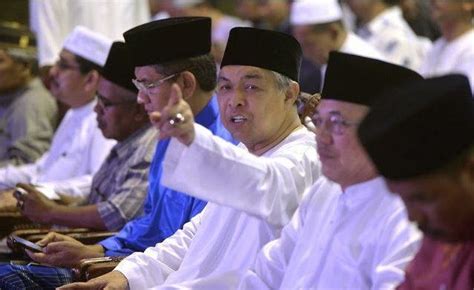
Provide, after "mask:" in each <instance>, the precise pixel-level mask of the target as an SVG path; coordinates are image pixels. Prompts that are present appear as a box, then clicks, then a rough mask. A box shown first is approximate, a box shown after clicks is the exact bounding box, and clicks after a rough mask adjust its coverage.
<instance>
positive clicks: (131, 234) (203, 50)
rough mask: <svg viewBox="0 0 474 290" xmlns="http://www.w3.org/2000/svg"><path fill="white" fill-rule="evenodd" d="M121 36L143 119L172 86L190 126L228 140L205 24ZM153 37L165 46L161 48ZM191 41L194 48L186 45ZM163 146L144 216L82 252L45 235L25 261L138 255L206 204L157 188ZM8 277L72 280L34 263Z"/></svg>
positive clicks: (70, 262)
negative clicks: (39, 250) (185, 105)
mask: <svg viewBox="0 0 474 290" xmlns="http://www.w3.org/2000/svg"><path fill="white" fill-rule="evenodd" d="M176 35H187V37H176ZM124 36H125V39H126V44H127V47H129V48H130V49H131V56H133V57H132V59H133V62H134V65H135V76H136V78H137V79H134V80H133V82H134V83H135V85H136V86H137V88H138V89H139V94H138V101H139V103H142V104H143V105H144V106H145V109H146V110H147V111H148V113H149V114H151V113H152V112H154V111H161V110H163V108H164V107H165V106H166V105H167V103H168V99H169V94H170V92H171V87H172V85H173V84H174V83H176V84H177V85H178V86H179V87H180V88H181V90H182V92H183V97H184V98H185V99H186V100H188V102H189V103H190V106H191V110H192V112H193V114H195V115H196V122H197V123H199V124H201V125H202V126H204V127H206V128H209V130H210V131H211V132H213V133H214V134H216V135H217V136H219V137H220V139H219V140H221V141H223V140H229V141H233V140H232V138H231V136H230V134H229V132H228V131H227V130H226V129H225V128H223V126H222V124H221V122H220V117H219V112H218V106H217V100H216V98H215V97H214V96H213V91H214V89H215V86H216V66H215V63H214V61H213V59H212V56H211V55H210V51H211V20H210V18H207V17H183V18H172V19H165V20H160V21H155V22H150V23H147V24H144V25H141V26H138V27H135V28H133V29H132V30H130V31H127V32H126V33H125V34H124ZM157 39H168V40H169V41H167V42H166V43H163V42H161V41H157ZM189 42H191V43H194V44H195V45H191V46H190V45H189ZM223 142H226V143H227V141H223ZM169 144H170V142H169V140H162V141H160V142H159V143H158V144H157V147H156V151H155V155H154V157H153V161H152V164H151V167H150V186H149V191H148V195H147V198H146V201H145V206H144V214H143V215H142V216H140V217H139V218H136V219H134V220H132V221H130V222H129V223H127V224H126V225H125V227H124V228H123V229H122V230H121V231H120V232H119V233H118V234H117V235H115V236H113V237H111V238H108V239H106V240H104V241H102V242H101V243H100V244H96V245H89V246H86V245H83V244H81V243H79V242H78V241H76V240H74V239H71V238H69V237H66V236H63V235H59V234H56V233H51V234H49V235H48V236H47V237H46V238H45V239H44V240H42V241H40V242H39V243H41V244H43V245H46V249H47V250H46V254H45V255H43V254H39V255H37V254H31V255H30V256H31V257H32V258H33V259H34V260H35V261H38V262H41V263H44V264H48V265H54V266H63V267H72V266H74V265H76V264H77V263H78V262H79V261H80V260H81V259H83V258H91V257H102V256H104V255H109V256H123V255H128V254H130V253H132V252H134V251H144V250H145V249H146V248H147V247H150V246H153V245H155V244H156V243H158V242H160V241H162V240H164V239H165V238H167V237H168V236H171V235H172V234H174V233H175V232H176V231H177V230H179V229H180V228H181V227H182V226H183V224H185V223H186V222H188V221H189V220H190V219H191V217H193V216H194V215H196V214H197V213H199V212H200V211H201V210H202V209H203V208H204V206H205V204H206V203H205V202H204V201H202V200H199V199H197V198H194V197H191V196H188V195H186V194H185V192H180V191H176V190H173V189H171V188H169V187H166V186H165V185H163V184H162V181H161V175H162V172H163V164H162V162H163V158H164V155H165V152H166V150H167V148H168V146H169ZM193 166H197V164H195V165H193ZM184 179H186V178H184ZM45 275H46V276H48V277H49V279H48V280H47V281H45V280H44V279H42V278H41V277H44V276H45ZM7 276H8V274H7V273H6V274H5V275H4V276H3V277H0V281H4V283H5V284H3V285H8V286H12V285H20V286H22V287H25V286H26V285H31V284H33V285H36V286H38V287H57V286H60V285H62V284H65V283H70V282H71V281H72V273H71V271H70V269H65V268H54V267H47V266H33V265H32V266H29V268H28V270H27V273H26V274H22V275H21V276H20V275H14V276H11V277H10V278H7ZM20 278H21V279H23V280H21V279H20ZM16 283H18V284H16ZM0 285H2V284H0Z"/></svg>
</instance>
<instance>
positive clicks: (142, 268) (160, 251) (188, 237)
mask: <svg viewBox="0 0 474 290" xmlns="http://www.w3.org/2000/svg"><path fill="white" fill-rule="evenodd" d="M203 213H205V209H204V211H203V212H201V213H200V214H198V215H196V216H195V217H193V218H192V219H191V221H189V222H188V223H186V224H185V225H184V226H183V229H182V230H179V231H177V232H176V233H175V234H174V235H172V236H171V237H169V238H167V239H166V240H164V241H163V242H161V243H159V244H156V246H155V247H150V248H148V249H146V250H145V252H143V253H141V252H136V253H133V254H132V255H130V256H128V257H127V258H125V259H124V260H122V261H121V262H120V264H118V266H117V267H116V268H115V270H116V271H119V272H121V273H122V274H123V275H125V277H127V280H128V284H129V285H130V289H148V288H151V287H153V286H156V285H160V284H163V282H164V281H165V280H166V278H167V277H168V275H169V274H171V273H173V272H176V271H177V270H178V269H179V267H180V265H181V262H182V261H183V259H184V256H185V255H186V253H187V251H188V248H189V246H190V244H191V241H192V239H193V237H194V235H195V234H196V232H197V229H198V227H199V225H200V224H201V216H202V214H203Z"/></svg>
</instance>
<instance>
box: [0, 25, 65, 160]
mask: <svg viewBox="0 0 474 290" xmlns="http://www.w3.org/2000/svg"><path fill="white" fill-rule="evenodd" d="M0 38H1V40H0V62H1V64H2V65H1V67H0V167H2V166H5V165H6V164H8V163H9V164H12V165H20V164H24V163H31V162H34V161H35V160H36V159H38V158H39V157H41V155H43V153H45V152H46V151H47V150H48V148H49V146H50V144H51V139H52V137H53V134H54V130H55V129H56V125H57V117H58V116H57V111H58V108H57V105H56V102H55V101H54V99H53V98H52V96H51V95H50V93H49V92H48V91H47V90H46V88H45V87H44V86H43V84H42V83H41V81H40V79H39V78H38V77H36V75H35V74H36V72H35V70H36V69H37V63H36V43H35V38H34V35H33V34H32V33H31V32H29V31H28V30H27V28H26V27H14V26H9V25H7V24H5V23H3V24H0Z"/></svg>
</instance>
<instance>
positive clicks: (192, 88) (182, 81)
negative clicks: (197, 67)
mask: <svg viewBox="0 0 474 290" xmlns="http://www.w3.org/2000/svg"><path fill="white" fill-rule="evenodd" d="M177 82H178V84H179V85H180V87H181V90H182V92H183V99H184V100H185V101H186V100H188V99H189V98H190V97H191V96H193V95H194V93H195V92H196V90H197V86H198V83H197V80H196V77H195V76H194V74H192V73H191V72H189V71H184V72H182V73H181V77H180V78H178V81H177Z"/></svg>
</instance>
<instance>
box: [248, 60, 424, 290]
mask: <svg viewBox="0 0 474 290" xmlns="http://www.w3.org/2000/svg"><path fill="white" fill-rule="evenodd" d="M387 75H390V78H388V77H387ZM419 79H421V76H419V75H418V74H417V73H415V72H413V71H411V70H408V69H406V68H403V67H400V66H397V65H393V64H389V63H386V62H382V61H378V60H374V59H368V58H364V57H359V56H354V55H349V54H343V53H338V52H333V53H331V55H330V57H329V64H328V69H327V72H326V81H325V84H324V89H323V92H322V100H321V103H320V105H319V107H318V108H317V110H316V113H315V114H314V116H313V123H314V124H315V126H316V141H317V146H318V147H317V149H318V153H319V156H320V158H321V163H322V172H323V174H324V176H325V177H323V178H321V179H319V180H318V181H317V182H316V183H315V184H314V186H313V187H312V188H311V189H310V190H309V191H308V192H307V194H306V195H305V199H304V200H303V202H302V204H301V205H300V207H299V209H298V211H297V212H296V213H295V215H294V216H293V219H292V221H291V223H289V224H288V225H287V226H286V227H285V228H284V229H283V232H282V236H281V238H280V239H278V240H275V241H272V242H270V243H269V244H267V245H266V246H265V247H264V248H263V250H262V251H261V252H260V254H259V257H258V259H257V261H256V263H255V265H254V268H253V269H254V271H252V272H249V273H247V275H246V277H245V279H244V280H243V281H242V285H241V286H242V288H248V289H307V288H314V289H389V288H392V287H394V286H396V285H397V284H398V283H400V282H401V281H402V280H403V273H404V272H403V269H404V267H405V265H406V263H407V262H408V261H409V260H410V259H411V258H412V257H413V255H414V254H415V252H416V250H417V249H418V247H417V246H418V242H419V239H420V234H419V232H418V231H417V230H416V228H415V227H414V226H412V225H411V224H410V223H409V221H408V218H407V216H406V212H405V208H404V207H403V203H402V201H401V200H400V199H399V198H398V197H397V196H395V195H393V194H391V193H390V192H389V191H388V189H387V188H386V186H385V183H384V182H383V179H382V178H381V177H379V176H378V173H377V171H376V169H375V167H374V166H373V164H372V163H371V161H370V159H369V157H368V156H367V154H366V153H365V151H364V150H363V148H362V146H361V145H360V143H359V142H358V140H357V134H356V128H357V125H358V124H359V122H360V121H361V120H362V118H363V117H364V115H365V114H366V113H367V111H368V110H369V107H370V105H371V103H372V102H373V101H374V100H375V99H376V98H377V97H378V95H379V93H381V92H382V91H384V90H386V89H388V88H390V87H397V86H399V85H401V84H403V83H405V82H411V81H414V80H419Z"/></svg>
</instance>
